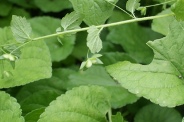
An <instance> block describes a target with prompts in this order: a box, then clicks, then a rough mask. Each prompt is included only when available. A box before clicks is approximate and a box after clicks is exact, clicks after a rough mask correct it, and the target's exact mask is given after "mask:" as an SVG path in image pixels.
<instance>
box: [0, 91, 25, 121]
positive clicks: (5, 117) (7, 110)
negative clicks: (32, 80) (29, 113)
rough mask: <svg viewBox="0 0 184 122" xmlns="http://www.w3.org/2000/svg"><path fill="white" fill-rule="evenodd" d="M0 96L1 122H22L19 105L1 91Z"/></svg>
mask: <svg viewBox="0 0 184 122" xmlns="http://www.w3.org/2000/svg"><path fill="white" fill-rule="evenodd" d="M0 96H1V99H0V105H1V107H0V116H1V122H24V118H23V117H22V116H21V114H22V113H21V109H20V105H19V104H18V103H17V101H16V99H15V98H13V97H11V96H10V95H9V94H7V93H5V92H3V91H0Z"/></svg>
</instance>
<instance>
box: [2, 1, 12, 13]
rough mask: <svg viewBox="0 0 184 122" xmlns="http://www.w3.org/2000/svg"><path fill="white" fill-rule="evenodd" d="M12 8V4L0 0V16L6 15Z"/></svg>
mask: <svg viewBox="0 0 184 122" xmlns="http://www.w3.org/2000/svg"><path fill="white" fill-rule="evenodd" d="M11 9H12V4H11V3H10V2H8V1H7V0H1V1H0V16H7V15H8V14H9V13H10V11H11Z"/></svg>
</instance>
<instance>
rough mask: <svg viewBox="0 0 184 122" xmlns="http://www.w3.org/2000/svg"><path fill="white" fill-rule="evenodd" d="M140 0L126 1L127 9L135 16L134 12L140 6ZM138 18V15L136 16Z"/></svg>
mask: <svg viewBox="0 0 184 122" xmlns="http://www.w3.org/2000/svg"><path fill="white" fill-rule="evenodd" d="M139 2H140V0H128V1H127V3H126V10H127V11H129V12H131V13H132V15H133V16H134V17H135V15H134V12H135V10H136V9H137V8H139V6H140V3H139ZM135 18H136V17H135Z"/></svg>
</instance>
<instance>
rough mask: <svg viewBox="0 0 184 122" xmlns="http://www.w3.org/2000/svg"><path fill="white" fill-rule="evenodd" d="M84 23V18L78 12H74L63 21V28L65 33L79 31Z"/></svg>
mask: <svg viewBox="0 0 184 122" xmlns="http://www.w3.org/2000/svg"><path fill="white" fill-rule="evenodd" d="M81 22H82V16H81V15H80V14H78V13H76V12H72V13H70V14H66V15H65V16H64V17H63V18H62V19H61V27H63V29H64V31H66V30H72V29H78V28H80V26H79V25H80V24H81Z"/></svg>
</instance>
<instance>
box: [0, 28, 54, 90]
mask: <svg viewBox="0 0 184 122" xmlns="http://www.w3.org/2000/svg"><path fill="white" fill-rule="evenodd" d="M15 42H16V41H15V40H14V39H13V35H12V33H11V30H10V28H4V29H0V45H4V44H11V43H15ZM20 51H21V54H20V58H19V59H18V60H16V61H15V68H14V69H13V67H12V66H11V63H10V61H8V60H1V61H0V67H1V68H0V75H2V74H3V72H4V71H6V72H10V73H11V74H12V75H11V76H10V77H7V78H4V79H2V78H1V77H0V78H1V79H0V81H1V82H0V88H8V87H14V86H20V85H24V84H27V83H30V82H33V81H36V80H39V79H44V78H49V77H50V76H51V70H52V69H51V59H50V54H49V50H48V48H47V46H46V44H45V43H44V42H43V41H37V42H29V43H28V44H26V45H24V46H23V47H21V48H20ZM1 54H2V51H0V55H1ZM38 67H39V68H38Z"/></svg>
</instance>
